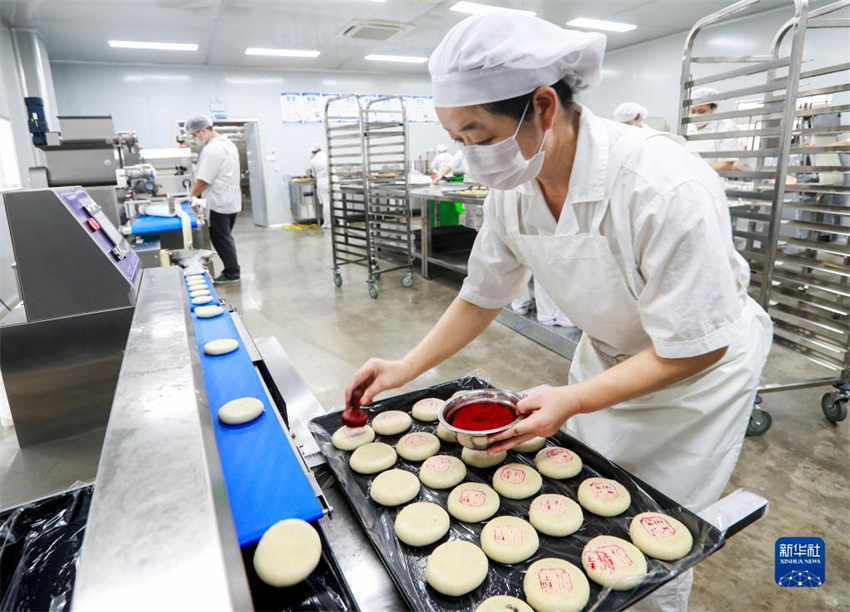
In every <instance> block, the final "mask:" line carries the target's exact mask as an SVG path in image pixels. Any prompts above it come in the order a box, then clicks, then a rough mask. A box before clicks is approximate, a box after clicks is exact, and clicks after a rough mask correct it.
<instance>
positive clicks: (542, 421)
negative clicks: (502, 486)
mask: <svg viewBox="0 0 850 612" xmlns="http://www.w3.org/2000/svg"><path fill="white" fill-rule="evenodd" d="M517 411H518V412H519V414H520V415H523V416H524V417H525V418H524V419H523V420H521V421H520V422H519V423H517V424H516V425H514V426H513V427H511V428H510V429H508V430H507V431H503V432H501V433H498V434H493V435H492V436H489V442H490V445H491V446H490V447H489V448H488V449H487V453H488V454H493V453H499V452H501V451H505V450H508V449H511V448H513V447H515V446H517V445H519V444H522V443H523V442H527V441H528V440H531V439H532V438H535V437H537V436H542V437H544V438H548V437H549V436H552V435H554V434H555V433H556V432H557V431H558V430H559V429H561V426H562V425H563V424H564V423H565V422H566V421H567V419H569V418H570V417H572V416H574V415H576V414H579V413H580V412H581V404H580V403H579V400H578V396H577V395H576V393H575V392H574V390H573V389H572V388H571V387H569V386H567V387H552V388H550V389H543V390H542V391H538V392H537V393H535V394H534V395H529V396H528V397H526V398H523V399H522V400H521V401H520V402H519V404H517ZM494 442H498V444H494Z"/></svg>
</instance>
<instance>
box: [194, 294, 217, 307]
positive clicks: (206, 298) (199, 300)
mask: <svg viewBox="0 0 850 612" xmlns="http://www.w3.org/2000/svg"><path fill="white" fill-rule="evenodd" d="M212 301H213V298H212V296H211V295H201V296H198V297H193V298H192V304H194V305H196V306H197V305H199V304H209V303H210V302H212Z"/></svg>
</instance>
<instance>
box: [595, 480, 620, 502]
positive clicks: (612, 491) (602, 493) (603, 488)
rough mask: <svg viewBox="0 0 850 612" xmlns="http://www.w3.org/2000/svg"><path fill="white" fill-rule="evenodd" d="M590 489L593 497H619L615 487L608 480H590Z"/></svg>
mask: <svg viewBox="0 0 850 612" xmlns="http://www.w3.org/2000/svg"><path fill="white" fill-rule="evenodd" d="M590 490H591V491H593V496H594V497H599V498H601V499H611V498H614V497H620V494H619V493H618V492H617V487H615V486H614V485H613V484H611V483H610V482H598V481H597V482H591V483H590Z"/></svg>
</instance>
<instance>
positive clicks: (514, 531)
mask: <svg viewBox="0 0 850 612" xmlns="http://www.w3.org/2000/svg"><path fill="white" fill-rule="evenodd" d="M522 540H523V537H522V529H520V528H519V527H517V526H516V525H497V526H496V528H495V529H494V530H493V541H495V542H496V544H501V545H503V546H519V545H520V544H522Z"/></svg>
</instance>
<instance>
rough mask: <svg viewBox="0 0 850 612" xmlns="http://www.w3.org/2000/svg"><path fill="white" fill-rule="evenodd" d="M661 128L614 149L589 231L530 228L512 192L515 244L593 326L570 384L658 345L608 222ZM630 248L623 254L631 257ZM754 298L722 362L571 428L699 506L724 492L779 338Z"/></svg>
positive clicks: (574, 313) (567, 309) (561, 301)
mask: <svg viewBox="0 0 850 612" xmlns="http://www.w3.org/2000/svg"><path fill="white" fill-rule="evenodd" d="M660 136H663V134H660V133H647V132H645V131H641V132H640V133H639V134H638V135H633V136H627V137H624V138H623V139H622V140H620V141H619V142H618V143H617V144H616V145H615V147H614V148H613V149H612V151H611V156H610V160H609V167H608V171H607V176H606V188H605V196H604V200H603V201H602V202H598V203H595V204H584V203H582V204H577V205H578V206H595V207H596V208H595V210H594V211H593V215H592V219H593V220H592V223H591V227H590V228H589V229H590V231H589V232H588V233H573V234H556V235H553V236H531V235H524V234H521V233H520V219H519V215H520V206H519V196H518V194H517V192H516V191H515V190H514V191H513V192H511V193H512V194H513V198H511V197H506V202H505V203H506V207H507V208H506V213H505V222H506V229H507V235H506V241H507V244H508V246H509V247H510V249H511V250H512V251H513V253H514V255H515V256H516V258H517V259H518V260H519V261H520V262H521V263H523V264H524V265H525V266H527V267H528V268H529V269H530V270H531V271H532V273H533V274H534V278H535V282H537V283H539V284H540V285H542V286H543V287H545V289H546V291H547V292H548V293H549V295H550V296H551V298H552V299H553V300H554V302H555V303H556V304H557V305H558V306H559V307H560V308H561V309H562V310H563V311H564V313H566V315H567V316H568V317H569V318H570V319H571V320H572V321H573V323H574V324H575V325H576V327H578V328H579V329H581V330H582V331H583V332H584V334H583V335H582V339H581V341H580V342H579V346H578V348H577V350H576V353H575V356H574V358H573V362H572V367H571V368H570V383H571V384H573V383H577V382H581V381H584V380H587V379H589V378H591V377H592V376H595V375H596V374H599V373H601V372H603V371H604V370H606V369H607V368H609V367H611V366H612V365H615V364H616V363H618V362H620V361H623V360H624V359H626V358H628V357H629V356H631V355H634V354H636V353H638V352H640V351H641V350H643V349H646V348H648V347H649V346H651V340H650V338H649V336H648V335H647V334H646V332H645V331H644V329H643V326H642V325H641V322H640V317H639V313H638V308H637V295H636V294H635V292H634V291H633V290H632V289H630V287H629V285H628V283H627V281H626V277H625V275H624V274H623V272H622V271H621V269H620V267H619V266H618V265H617V261H616V260H615V257H614V254H613V253H612V252H611V249H610V247H609V245H608V241H607V240H606V238H605V237H604V236H602V235H601V233H600V227H601V226H602V221H603V219H604V217H605V214H606V212H607V211H608V208H609V205H610V201H609V194H610V193H611V188H612V186H613V184H614V179H615V178H616V176H617V174H618V173H619V171H620V169H621V168H622V165H623V161H624V160H625V158H626V156H627V155H628V153H629V151H631V150H632V149H633V148H634V147H635V146H636V145H637V144H638V143H639V142H641V141H643V140H645V139H646V138H651V137H660ZM629 255H630V254H626V255H625V256H624V257H623V259H624V260H625V261H626V262H627V263H628V262H629ZM631 259H632V260H634V257H633V256H632V257H631ZM629 265H631V266H632V267H633V266H634V264H633V263H631V264H629ZM747 300H748V301H747V305H746V306H745V308H744V312H743V314H742V318H743V319H744V320H743V321H742V327H741V329H742V334H741V335H740V336H739V337H738V338H737V339H736V340H735V342H734V343H733V344H732V345H731V346H730V347H729V349H728V350H727V352H726V355H725V356H724V357H723V359H721V360H720V361H719V362H718V363H716V364H714V365H713V366H711V367H710V368H708V369H707V370H706V371H704V372H701V373H700V374H698V375H696V376H693V377H691V378H689V379H687V380H685V381H682V382H679V383H677V384H675V385H672V386H671V387H668V388H666V389H663V390H661V391H658V392H656V393H652V394H650V395H646V396H644V397H641V398H638V399H635V400H632V401H629V402H625V403H623V404H618V405H617V406H613V407H611V408H608V409H605V410H600V411H598V412H595V413H592V414H586V415H578V416H576V417H573V418H572V419H570V420H569V421H568V423H567V424H566V425H565V430H566V431H568V432H569V433H571V434H573V435H574V436H576V437H577V438H578V439H580V440H581V441H583V442H584V443H586V444H588V445H590V446H592V447H593V448H594V449H596V450H597V451H598V452H600V453H601V454H602V455H604V456H605V457H607V458H608V459H610V460H611V461H614V462H615V463H617V464H619V465H620V466H622V467H623V468H625V469H626V470H628V471H630V472H631V473H633V474H635V475H636V476H638V477H639V478H641V479H643V480H644V481H646V482H647V483H649V484H650V485H652V486H653V487H655V488H657V489H658V490H659V491H662V492H663V493H665V494H666V495H668V496H669V497H671V498H672V499H674V500H676V501H677V502H679V503H680V504H682V505H684V506H688V507H690V508H691V509H694V510H699V509H701V508H702V507H704V506H707V505H709V504H711V503H713V502H714V501H716V500H717V499H719V497H720V495H721V494H722V492H723V489H724V487H725V486H726V483H727V482H728V480H729V478H730V477H731V475H732V470H733V469H734V467H735V463H736V461H737V459H738V454H739V452H740V450H741V445H742V444H743V439H744V434H745V432H746V427H747V423H748V419H749V415H750V411H751V410H752V407H753V399H754V396H755V392H756V387H757V384H758V379H759V376H760V374H761V371H762V368H763V367H764V362H765V360H766V359H767V353H768V351H769V350H770V343H771V340H772V331H771V330H772V326H771V322H770V319H769V317H768V316H767V314H766V313H765V312H764V311H763V310H762V309H761V308H760V307H759V306H758V305H757V304H756V303H755V302H754V301H753V300H751V299H749V298H747Z"/></svg>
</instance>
